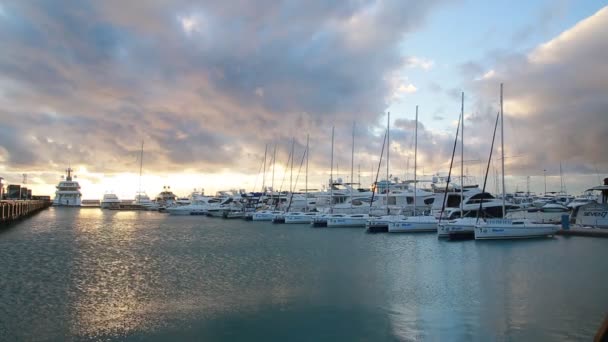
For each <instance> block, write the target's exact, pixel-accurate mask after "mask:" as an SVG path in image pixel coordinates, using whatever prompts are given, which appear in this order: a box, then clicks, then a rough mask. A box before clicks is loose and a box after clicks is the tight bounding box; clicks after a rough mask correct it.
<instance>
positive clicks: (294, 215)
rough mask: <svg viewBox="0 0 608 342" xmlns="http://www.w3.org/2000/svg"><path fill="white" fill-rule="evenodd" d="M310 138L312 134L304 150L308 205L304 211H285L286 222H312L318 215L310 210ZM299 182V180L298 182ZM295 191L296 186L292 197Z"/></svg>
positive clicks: (307, 138)
mask: <svg viewBox="0 0 608 342" xmlns="http://www.w3.org/2000/svg"><path fill="white" fill-rule="evenodd" d="M309 139H310V136H309V135H306V150H304V153H305V154H306V180H305V186H304V188H305V189H304V194H305V195H304V198H306V205H305V208H304V211H291V212H287V213H285V223H287V224H310V223H311V222H312V220H313V219H314V218H315V216H316V215H317V213H316V212H309V211H308V156H309V154H308V148H309ZM296 184H297V182H296ZM294 191H295V186H294V189H293V190H292V198H293V192H294Z"/></svg>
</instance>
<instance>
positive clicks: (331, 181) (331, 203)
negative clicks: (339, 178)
mask: <svg viewBox="0 0 608 342" xmlns="http://www.w3.org/2000/svg"><path fill="white" fill-rule="evenodd" d="M333 212H334V126H331V166H330V168H329V213H330V214H331V213H333Z"/></svg>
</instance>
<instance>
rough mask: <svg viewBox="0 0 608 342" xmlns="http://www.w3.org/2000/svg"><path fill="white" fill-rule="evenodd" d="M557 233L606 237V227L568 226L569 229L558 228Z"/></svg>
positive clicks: (607, 230) (607, 234)
mask: <svg viewBox="0 0 608 342" xmlns="http://www.w3.org/2000/svg"><path fill="white" fill-rule="evenodd" d="M557 235H562V236H588V237H603V238H608V229H603V228H590V227H570V228H569V229H560V230H558V231H557Z"/></svg>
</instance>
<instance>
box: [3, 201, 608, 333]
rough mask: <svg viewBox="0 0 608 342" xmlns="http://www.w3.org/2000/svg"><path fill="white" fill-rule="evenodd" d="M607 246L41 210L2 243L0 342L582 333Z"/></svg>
mask: <svg viewBox="0 0 608 342" xmlns="http://www.w3.org/2000/svg"><path fill="white" fill-rule="evenodd" d="M606 243H607V241H605V240H599V239H586V238H580V239H564V238H556V239H552V240H535V241H518V242H499V243H493V242H475V241H465V242H458V243H451V242H446V241H437V239H436V237H435V236H434V235H433V234H431V235H428V234H421V235H407V234H404V235H388V234H376V235H366V234H364V233H363V232H362V230H359V229H334V230H332V229H310V228H308V227H306V226H285V225H272V224H267V223H260V222H243V221H224V220H221V219H213V218H204V217H169V216H166V215H163V214H159V213H151V212H116V211H101V210H97V209H81V210H78V209H69V208H65V209H64V208H52V209H50V210H47V211H45V212H42V213H40V214H39V215H37V216H35V217H33V218H31V219H29V220H27V221H24V222H22V223H20V224H19V225H16V226H14V227H12V228H11V229H8V230H6V231H3V232H2V233H1V234H0V258H1V260H3V262H2V263H0V272H1V274H2V275H3V277H1V278H0V288H1V289H3V291H1V292H0V336H6V338H5V339H7V340H38V339H54V340H65V339H73V338H78V339H80V338H91V339H120V340H124V339H127V340H128V339H134V340H141V339H144V340H151V339H152V340H154V339H156V340H235V339H237V340H238V339H240V340H244V339H246V340H252V339H263V340H294V339H296V340H297V339H302V340H332V341H333V340H428V339H430V340H471V339H474V340H475V339H476V340H494V339H513V340H572V339H589V338H590V337H591V336H592V335H593V334H594V332H595V329H597V326H598V324H599V322H600V320H601V319H602V317H603V315H604V314H605V310H606V309H605V308H606V307H607V304H608V294H606V292H605V290H604V287H603V286H602V284H605V283H606V280H607V278H608V276H607V275H606V274H607V273H608V272H606V271H608V265H607V264H606V263H602V262H597V260H605V259H606V256H608V249H606ZM573 294H576V295H575V296H574V295H573Z"/></svg>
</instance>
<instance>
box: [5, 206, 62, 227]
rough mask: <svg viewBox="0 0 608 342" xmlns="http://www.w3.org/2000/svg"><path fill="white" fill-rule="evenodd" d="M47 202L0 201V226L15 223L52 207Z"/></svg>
mask: <svg viewBox="0 0 608 342" xmlns="http://www.w3.org/2000/svg"><path fill="white" fill-rule="evenodd" d="M51 204H52V202H50V201H46V200H5V201H0V225H2V226H4V225H6V224H9V223H12V222H15V221H17V220H20V219H22V218H25V217H28V216H31V215H33V214H35V213H37V212H39V211H40V210H43V209H46V208H48V207H50V206H51Z"/></svg>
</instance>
